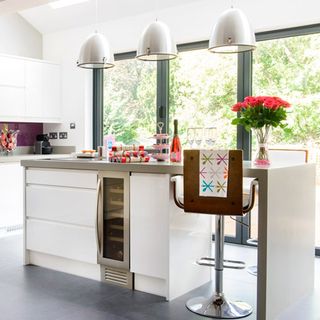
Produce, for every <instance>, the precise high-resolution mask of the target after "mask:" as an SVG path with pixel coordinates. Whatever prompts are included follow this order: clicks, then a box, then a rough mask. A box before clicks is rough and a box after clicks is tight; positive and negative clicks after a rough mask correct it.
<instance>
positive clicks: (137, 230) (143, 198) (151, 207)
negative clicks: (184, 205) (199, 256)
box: [130, 173, 170, 279]
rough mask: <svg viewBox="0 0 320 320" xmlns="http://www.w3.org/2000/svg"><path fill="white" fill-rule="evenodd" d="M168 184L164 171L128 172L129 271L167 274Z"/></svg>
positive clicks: (159, 276) (165, 277)
mask: <svg viewBox="0 0 320 320" xmlns="http://www.w3.org/2000/svg"><path fill="white" fill-rule="evenodd" d="M169 186H170V175H168V174H135V173H133V174H132V175H131V179H130V208H131V216H130V218H131V220H130V231H131V239H130V240H131V272H135V273H138V274H143V275H146V276H151V277H156V278H160V279H167V277H168V264H169V262H168V261H169V252H168V251H169V214H168V211H169V202H168V199H169V188H168V187H169Z"/></svg>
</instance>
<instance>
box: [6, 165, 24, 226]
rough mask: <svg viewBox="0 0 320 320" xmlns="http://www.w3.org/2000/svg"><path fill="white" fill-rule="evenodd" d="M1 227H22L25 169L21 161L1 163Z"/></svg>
mask: <svg viewBox="0 0 320 320" xmlns="http://www.w3.org/2000/svg"><path fill="white" fill-rule="evenodd" d="M0 182H1V183H0V195H1V206H0V229H3V231H6V230H7V229H9V230H10V229H16V228H19V227H20V228H21V227H22V223H23V169H22V167H21V166H20V163H18V162H16V163H0Z"/></svg>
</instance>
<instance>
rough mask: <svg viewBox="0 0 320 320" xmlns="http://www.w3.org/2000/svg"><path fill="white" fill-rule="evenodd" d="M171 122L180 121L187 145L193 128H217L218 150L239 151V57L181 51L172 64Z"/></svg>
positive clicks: (203, 51) (198, 51)
mask: <svg viewBox="0 0 320 320" xmlns="http://www.w3.org/2000/svg"><path fill="white" fill-rule="evenodd" d="M169 84H170V90H169V92H170V95H169V119H170V123H173V119H178V120H179V126H180V130H179V131H180V136H181V140H182V143H183V144H186V141H187V136H186V135H187V128H189V127H216V128H217V140H216V147H219V148H235V147H236V128H235V126H233V125H231V119H232V118H233V117H234V116H235V114H234V113H233V112H232V111H231V110H230V107H231V106H232V105H233V104H234V103H235V102H236V100H237V56H236V55H214V54H212V53H210V52H208V50H207V49H202V50H192V51H186V52H180V54H179V57H178V58H177V59H175V60H173V61H172V62H171V63H170V81H169Z"/></svg>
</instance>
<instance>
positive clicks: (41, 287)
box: [0, 235, 320, 320]
mask: <svg viewBox="0 0 320 320" xmlns="http://www.w3.org/2000/svg"><path fill="white" fill-rule="evenodd" d="M225 256H226V258H227V257H232V258H234V259H237V258H239V257H241V259H242V260H246V262H247V263H248V265H250V264H255V260H256V249H254V248H243V247H239V246H234V245H227V246H226V252H225ZM316 275H317V279H316V285H317V288H316V292H317V293H316V294H315V295H314V296H312V297H306V298H303V299H302V300H301V303H299V305H297V306H294V308H291V310H288V312H287V313H286V314H285V315H283V316H282V317H280V318H279V319H280V320H285V319H290V320H316V319H320V306H319V305H318V306H317V305H316V301H317V299H318V301H320V299H319V297H320V279H319V278H320V259H316ZM235 283H237V285H236V286H235ZM255 287H256V278H255V277H254V276H251V275H250V274H248V273H247V272H246V271H245V270H242V271H236V270H226V272H225V291H226V292H227V293H228V296H229V297H230V298H241V299H243V300H245V301H247V302H249V303H251V304H254V302H255V296H256V292H255ZM211 292H212V287H211V285H205V286H203V287H201V288H199V289H197V290H194V291H193V292H191V293H188V294H187V295H185V296H183V297H180V298H178V299H176V300H174V301H172V302H170V303H167V302H166V301H165V300H164V299H162V298H160V297H157V296H154V295H149V294H145V293H141V292H138V291H130V290H127V289H123V288H119V287H114V286H110V285H106V284H103V283H100V282H97V281H92V280H87V279H83V278H80V277H76V276H71V275H68V274H64V273H59V272H55V271H51V270H48V269H44V268H39V267H35V266H28V267H23V266H22V237H21V235H20V236H11V237H7V238H1V239H0V297H1V299H0V310H1V311H0V312H1V313H0V314H1V315H0V319H5V320H31V319H32V320H40V319H41V320H76V319H77V320H82V319H86V320H87V319H90V320H100V319H101V320H102V319H103V320H106V319H107V320H126V319H127V320H158V319H159V320H160V319H161V320H189V319H191V320H197V319H198V320H199V319H208V318H203V317H199V316H197V315H194V314H192V313H190V312H189V311H188V310H186V308H185V306H184V302H185V301H186V300H187V299H188V298H189V297H192V296H196V295H209V294H210V293H211ZM245 319H248V320H249V319H250V320H254V319H256V316H255V314H252V315H251V316H250V317H247V318H245Z"/></svg>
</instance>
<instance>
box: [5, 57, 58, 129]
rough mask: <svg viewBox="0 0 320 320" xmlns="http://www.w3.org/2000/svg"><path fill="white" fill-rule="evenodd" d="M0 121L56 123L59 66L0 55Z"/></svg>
mask: <svg viewBox="0 0 320 320" xmlns="http://www.w3.org/2000/svg"><path fill="white" fill-rule="evenodd" d="M0 118H1V120H2V121H26V122H45V123H55V122H60V121H61V77H60V66H59V65H58V64H55V63H51V62H46V61H42V60H34V59H28V58H22V57H11V56H2V55H0Z"/></svg>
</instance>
